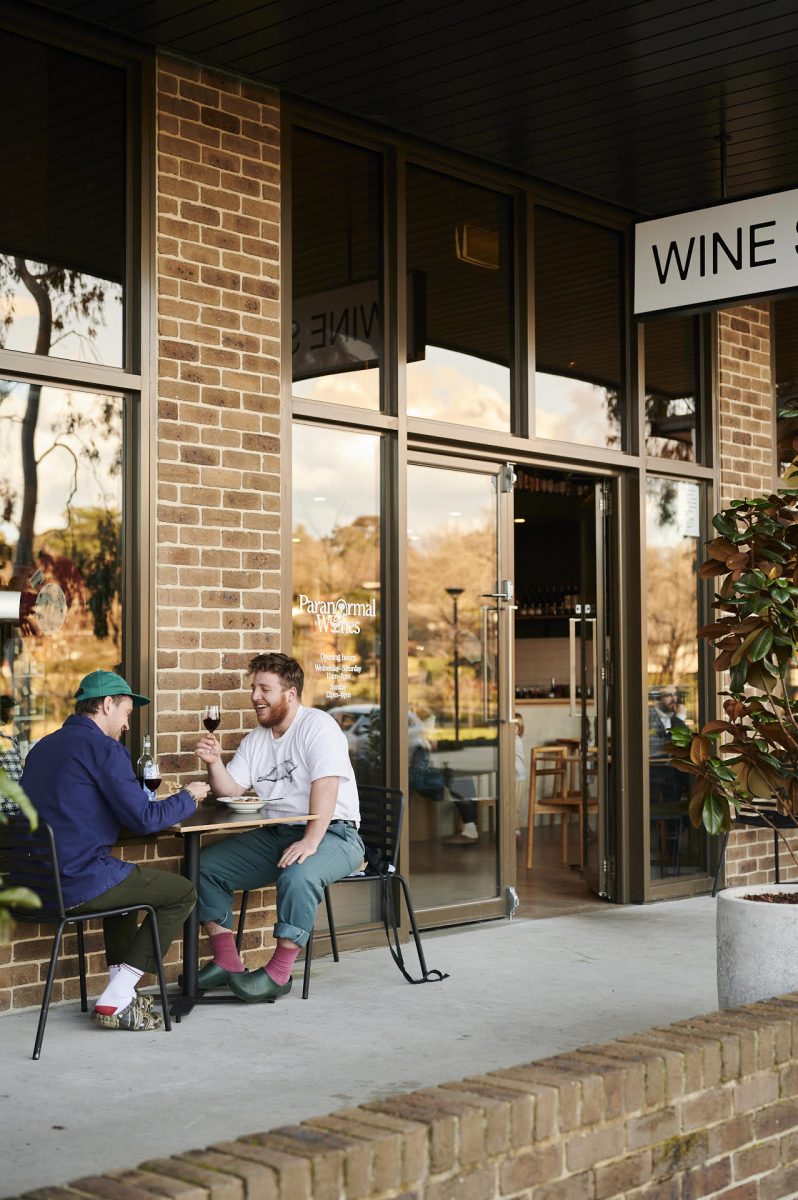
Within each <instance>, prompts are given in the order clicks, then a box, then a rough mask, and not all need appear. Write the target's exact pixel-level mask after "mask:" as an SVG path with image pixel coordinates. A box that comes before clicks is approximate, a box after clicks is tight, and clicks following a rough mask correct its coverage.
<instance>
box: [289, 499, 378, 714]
mask: <svg viewBox="0 0 798 1200" xmlns="http://www.w3.org/2000/svg"><path fill="white" fill-rule="evenodd" d="M379 525H380V521H379V517H378V516H376V515H372V514H367V515H362V516H358V517H355V518H354V520H352V521H350V522H348V523H347V524H339V523H338V522H336V523H335V524H334V526H333V528H332V530H331V532H330V533H329V534H322V533H317V532H316V533H314V532H313V531H312V530H311V529H309V528H308V526H307V525H306V524H304V523H298V524H296V525H295V526H294V531H293V542H294V546H293V551H294V553H293V559H294V563H293V591H294V653H295V654H296V655H297V657H298V658H299V660H300V662H302V663H303V665H304V666H305V670H306V672H307V674H308V679H307V683H308V685H309V686H310V689H311V690H312V689H313V686H314V683H315V684H316V686H317V687H318V686H319V683H321V682H323V678H322V679H320V680H318V679H317V675H316V673H315V672H313V671H311V670H309V669H308V668H309V666H311V665H312V661H313V658H314V655H317V654H318V653H320V652H321V651H322V650H325V649H327V650H329V651H331V652H335V653H341V654H347V655H350V654H351V655H355V656H356V657H357V660H358V665H361V666H362V670H361V672H360V673H359V674H358V675H357V676H356V677H355V678H354V679H352V680H351V682H350V683H349V684H348V685H347V687H348V690H349V691H351V693H352V700H353V701H357V700H370V701H374V702H375V703H379V686H378V680H377V678H376V676H377V670H378V667H377V648H376V639H377V638H378V636H379V628H380V606H379V603H377V604H376V606H375V607H376V614H377V615H376V617H373V618H368V619H362V620H359V621H358V622H357V623H358V624H359V625H360V632H359V633H352V634H340V633H339V634H334V633H327V632H325V631H324V630H320V629H319V628H318V625H317V622H316V619H315V617H314V616H313V615H312V614H302V613H301V612H300V611H299V609H298V605H299V598H300V596H301V595H303V594H304V595H306V596H309V597H311V598H312V599H314V600H322V601H324V600H337V599H338V598H339V597H343V598H345V599H346V600H347V601H349V602H351V603H355V604H364V605H368V604H369V603H370V602H371V601H372V600H373V599H374V596H375V593H374V591H373V590H369V589H368V588H366V587H364V586H363V585H364V583H365V582H370V581H376V580H379V537H380V531H379ZM308 703H314V704H318V706H319V707H322V708H324V707H329V704H330V702H329V701H328V700H326V699H325V697H324V694H323V692H322V693H321V694H319V695H316V696H313V697H309V698H308Z"/></svg>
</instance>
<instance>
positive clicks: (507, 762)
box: [402, 447, 515, 929]
mask: <svg viewBox="0 0 798 1200" xmlns="http://www.w3.org/2000/svg"><path fill="white" fill-rule="evenodd" d="M406 466H407V467H408V468H409V467H411V466H424V467H434V468H438V469H441V470H449V471H459V472H460V473H462V474H467V475H492V476H493V477H494V478H495V480H496V565H497V571H498V579H497V582H499V581H505V580H507V581H510V584H511V588H512V585H513V580H514V577H515V564H514V562H513V502H512V483H511V482H510V475H511V473H512V464H510V463H508V462H507V461H506V460H501V459H498V458H490V459H479V458H466V457H462V456H460V455H456V454H452V453H451V452H447V451H446V450H442V451H441V452H440V453H437V452H431V451H428V450H420V449H413V448H411V447H408V450H407V459H406ZM513 478H514V476H513ZM508 484H509V486H508ZM512 594H513V592H512V591H511V596H512ZM513 607H514V605H513V600H512V599H511V600H509V602H506V603H504V604H501V603H499V604H498V610H499V628H498V655H497V658H498V681H499V689H498V691H499V694H498V707H499V722H498V727H497V743H498V780H497V785H498V786H497V805H496V828H497V843H496V852H497V855H498V861H497V868H496V880H497V894H496V896H495V897H490V898H487V899H484V900H467V901H464V902H462V903H455V904H445V905H438V906H436V907H434V908H427V909H418V908H417V909H416V917H417V920H418V924H419V927H420V928H421V929H431V928H438V927H440V926H444V925H453V924H462V923H465V922H469V921H485V920H490V919H496V918H499V917H504V916H506V915H507V912H508V907H507V905H508V900H507V888H508V885H511V884H512V883H513V882H514V879H515V816H514V814H513V815H512V816H511V805H514V802H515V792H514V774H515V770H514V757H513V749H514V748H513V743H512V735H513V731H514V729H515V723H514V720H513V703H514V700H515V682H514V678H513V675H514V666H515V660H514V622H513ZM402 675H403V681H404V688H405V701H406V700H407V695H406V688H407V663H406V661H405V666H404V670H403V672H402ZM405 708H406V703H405ZM406 776H407V765H406V764H404V766H403V778H406ZM510 784H512V785H513V790H512V791H511V790H510V788H509V785H510ZM406 792H407V795H408V796H409V779H408V780H407V788H406ZM402 862H403V863H405V864H406V869H405V874H406V875H407V877H408V880H409V882H410V887H411V891H412V887H413V865H412V859H411V856H410V821H409V819H408V820H407V821H405V828H404V830H403V832H402Z"/></svg>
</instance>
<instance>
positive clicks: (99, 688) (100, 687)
mask: <svg viewBox="0 0 798 1200" xmlns="http://www.w3.org/2000/svg"><path fill="white" fill-rule="evenodd" d="M103 696H130V699H131V700H132V701H133V707H134V708H141V706H142V704H149V702H150V698H149V696H139V695H137V694H136V693H135V692H133V691H131V690H130V684H129V683H127V682H126V681H125V680H124V679H123V678H122V676H121V675H117V673H116V671H92V672H91V674H89V675H84V677H83V678H82V679H81V681H80V686H79V687H78V690H77V691H76V692H75V699H76V700H99V699H102V697H103Z"/></svg>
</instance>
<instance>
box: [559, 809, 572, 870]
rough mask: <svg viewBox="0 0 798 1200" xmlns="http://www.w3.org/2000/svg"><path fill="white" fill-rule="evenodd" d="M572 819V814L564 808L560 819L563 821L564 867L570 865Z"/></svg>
mask: <svg viewBox="0 0 798 1200" xmlns="http://www.w3.org/2000/svg"><path fill="white" fill-rule="evenodd" d="M570 819H571V814H570V812H569V811H568V809H567V808H564V809H563V810H562V816H561V817H560V820H561V821H562V865H563V866H564V867H565V866H567V865H568V824H569V822H570Z"/></svg>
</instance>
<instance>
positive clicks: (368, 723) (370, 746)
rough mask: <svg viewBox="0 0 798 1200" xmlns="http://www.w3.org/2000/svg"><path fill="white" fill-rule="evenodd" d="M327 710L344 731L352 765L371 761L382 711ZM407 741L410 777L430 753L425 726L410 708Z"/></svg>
mask: <svg viewBox="0 0 798 1200" xmlns="http://www.w3.org/2000/svg"><path fill="white" fill-rule="evenodd" d="M328 711H329V714H330V716H331V717H332V718H333V719H334V720H335V721H337V722H338V724H339V725H340V727H341V729H342V730H343V731H344V734H345V736H346V740H347V743H348V745H349V757H350V758H351V759H352V762H353V763H354V764H355V765H357V764H358V763H359V762H362V761H364V760H371V759H372V758H373V757H374V754H375V751H376V753H377V754H379V747H380V732H381V726H382V710H381V708H380V706H379V705H378V704H343V705H341V706H340V707H339V708H331V709H329V710H328ZM407 742H408V753H409V757H410V771H411V774H412V773H413V771H414V770H417V769H418V768H419V764H420V763H421V762H422V761H424V760H426V757H427V755H428V754H429V751H430V743H429V739H428V738H427V735H426V732H425V730H424V726H423V725H422V724H421V721H420V720H419V718H418V717H417V716H416V714H415V713H414V712H413V711H412V709H408V712H407Z"/></svg>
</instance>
